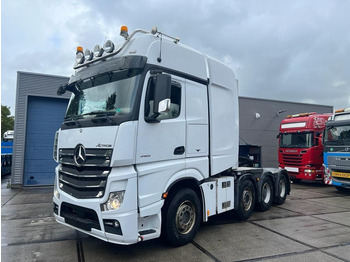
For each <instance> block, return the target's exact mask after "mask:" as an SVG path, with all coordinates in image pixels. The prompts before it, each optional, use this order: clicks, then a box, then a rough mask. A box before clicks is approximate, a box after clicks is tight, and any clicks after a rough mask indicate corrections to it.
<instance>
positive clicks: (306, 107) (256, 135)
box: [239, 97, 333, 167]
mask: <svg viewBox="0 0 350 262" xmlns="http://www.w3.org/2000/svg"><path fill="white" fill-rule="evenodd" d="M307 112H316V113H332V112H333V107H332V106H324V105H315V104H304V103H293V102H285V101H275V100H266V99H255V98H248V97H240V98H239V121H240V123H239V124H240V128H239V132H240V135H239V136H240V141H239V142H240V144H241V145H245V144H250V145H257V146H261V160H262V167H278V152H277V150H278V139H277V138H276V137H277V135H278V133H279V125H280V123H281V121H282V119H284V118H285V117H286V116H287V115H293V114H298V113H307Z"/></svg>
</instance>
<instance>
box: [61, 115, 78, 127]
mask: <svg viewBox="0 0 350 262" xmlns="http://www.w3.org/2000/svg"><path fill="white" fill-rule="evenodd" d="M81 118H82V117H81V116H76V115H68V116H65V117H64V119H63V124H65V125H66V126H72V125H77V126H78V127H81V125H80V123H79V121H78V119H81Z"/></svg>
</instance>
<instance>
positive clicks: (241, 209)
mask: <svg viewBox="0 0 350 262" xmlns="http://www.w3.org/2000/svg"><path fill="white" fill-rule="evenodd" d="M254 207H255V188H254V185H253V183H252V182H251V181H250V180H248V179H247V180H244V181H243V182H242V184H240V186H239V191H238V209H237V215H238V217H239V218H240V219H241V220H246V219H248V218H249V217H250V216H251V214H252V213H253V211H254Z"/></svg>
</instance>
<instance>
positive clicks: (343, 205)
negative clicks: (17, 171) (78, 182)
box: [1, 177, 350, 262]
mask: <svg viewBox="0 0 350 262" xmlns="http://www.w3.org/2000/svg"><path fill="white" fill-rule="evenodd" d="M7 179H8V178H7V177H3V178H2V183H1V220H2V221H1V261H80V262H81V261H201V262H202V261H350V192H339V191H337V190H336V189H335V188H334V187H332V186H325V185H322V184H318V183H307V182H301V183H298V184H292V192H291V195H290V196H288V198H287V200H286V202H285V203H284V204H283V205H281V206H273V207H271V209H270V210H268V211H267V212H255V213H254V214H253V215H252V217H251V218H250V219H249V220H248V221H239V220H238V219H237V218H236V217H235V215H234V213H232V212H228V213H225V214H222V215H219V216H216V217H212V218H210V220H209V222H208V223H205V224H203V225H202V226H201V228H200V230H199V232H198V234H197V236H196V237H195V239H194V240H193V241H192V242H191V243H190V244H188V245H186V246H183V247H178V248H174V247H171V246H169V245H168V244H167V243H164V242H163V241H162V239H155V240H151V241H146V242H142V243H139V244H135V245H131V246H119V245H114V244H110V243H106V242H104V241H101V240H99V239H96V238H93V237H90V236H87V235H85V234H82V233H78V232H77V231H75V230H73V229H70V228H68V227H65V226H62V225H60V224H58V223H56V222H55V220H54V218H53V215H52V192H53V189H52V187H35V188H22V189H9V188H7Z"/></svg>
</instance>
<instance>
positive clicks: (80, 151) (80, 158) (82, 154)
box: [74, 144, 86, 166]
mask: <svg viewBox="0 0 350 262" xmlns="http://www.w3.org/2000/svg"><path fill="white" fill-rule="evenodd" d="M85 160H86V151H85V147H84V146H83V145H81V144H79V145H77V146H76V147H75V149H74V162H75V164H76V165H77V166H82V165H84V163H85Z"/></svg>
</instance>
